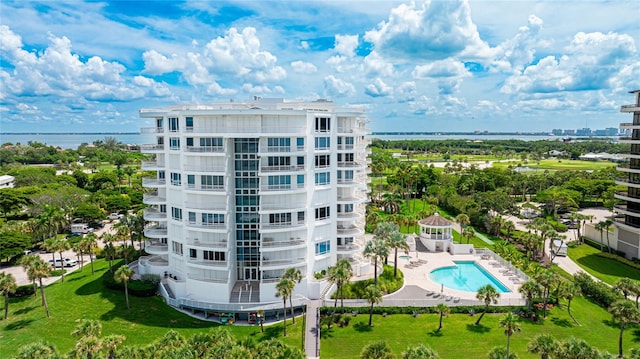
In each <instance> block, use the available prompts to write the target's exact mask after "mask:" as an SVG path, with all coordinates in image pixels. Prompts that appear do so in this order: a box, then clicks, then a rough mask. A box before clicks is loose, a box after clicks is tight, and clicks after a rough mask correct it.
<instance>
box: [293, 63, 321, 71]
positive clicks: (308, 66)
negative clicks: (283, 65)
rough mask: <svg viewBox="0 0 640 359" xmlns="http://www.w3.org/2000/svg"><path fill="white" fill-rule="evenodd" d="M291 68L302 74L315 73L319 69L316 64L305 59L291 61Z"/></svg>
mask: <svg viewBox="0 0 640 359" xmlns="http://www.w3.org/2000/svg"><path fill="white" fill-rule="evenodd" d="M291 68H292V69H293V71H295V72H297V73H300V74H313V73H316V72H317V71H318V68H317V67H316V65H314V64H312V63H310V62H305V61H293V62H292V63H291Z"/></svg>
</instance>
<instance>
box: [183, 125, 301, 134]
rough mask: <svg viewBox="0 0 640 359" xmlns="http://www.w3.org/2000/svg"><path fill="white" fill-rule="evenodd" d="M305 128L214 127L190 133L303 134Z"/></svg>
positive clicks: (195, 128) (195, 129) (197, 129)
mask: <svg viewBox="0 0 640 359" xmlns="http://www.w3.org/2000/svg"><path fill="white" fill-rule="evenodd" d="M304 131H305V127H296V126H286V127H285V126H248V127H241V126H215V127H211V128H201V127H194V128H193V131H190V133H211V134H220V133H278V134H280V133H303V132H304Z"/></svg>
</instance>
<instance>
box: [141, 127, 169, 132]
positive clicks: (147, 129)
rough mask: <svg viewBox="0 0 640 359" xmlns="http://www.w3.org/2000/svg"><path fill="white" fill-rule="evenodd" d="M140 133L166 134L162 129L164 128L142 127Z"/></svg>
mask: <svg viewBox="0 0 640 359" xmlns="http://www.w3.org/2000/svg"><path fill="white" fill-rule="evenodd" d="M140 133H143V134H150V133H164V128H162V127H142V128H141V129H140Z"/></svg>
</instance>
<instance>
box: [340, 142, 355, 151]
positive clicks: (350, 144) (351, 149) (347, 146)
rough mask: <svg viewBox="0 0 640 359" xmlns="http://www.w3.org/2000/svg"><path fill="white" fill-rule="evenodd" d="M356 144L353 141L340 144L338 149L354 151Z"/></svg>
mask: <svg viewBox="0 0 640 359" xmlns="http://www.w3.org/2000/svg"><path fill="white" fill-rule="evenodd" d="M354 148H355V145H354V144H352V143H349V144H342V145H338V151H353V149H354Z"/></svg>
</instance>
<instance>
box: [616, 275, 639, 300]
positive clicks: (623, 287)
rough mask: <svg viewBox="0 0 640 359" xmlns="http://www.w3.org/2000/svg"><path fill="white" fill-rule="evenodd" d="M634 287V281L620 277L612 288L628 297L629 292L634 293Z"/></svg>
mask: <svg viewBox="0 0 640 359" xmlns="http://www.w3.org/2000/svg"><path fill="white" fill-rule="evenodd" d="M635 287H636V283H635V282H634V281H633V280H631V279H629V278H627V277H624V278H620V279H619V280H618V281H617V282H616V283H615V284H614V286H613V289H616V290H619V291H620V292H621V293H622V295H623V296H624V297H625V298H626V297H628V296H629V295H630V294H631V293H634V289H635Z"/></svg>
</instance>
